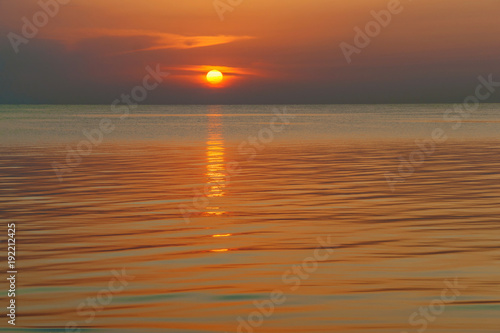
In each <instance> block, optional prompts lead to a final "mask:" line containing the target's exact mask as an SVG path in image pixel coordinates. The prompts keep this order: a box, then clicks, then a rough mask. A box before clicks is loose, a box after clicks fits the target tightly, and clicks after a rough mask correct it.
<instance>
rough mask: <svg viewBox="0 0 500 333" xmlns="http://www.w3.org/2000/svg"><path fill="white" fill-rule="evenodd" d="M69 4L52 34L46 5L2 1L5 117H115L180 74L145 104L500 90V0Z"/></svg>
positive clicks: (68, 0)
mask: <svg viewBox="0 0 500 333" xmlns="http://www.w3.org/2000/svg"><path fill="white" fill-rule="evenodd" d="M41 1H42V3H52V4H53V3H55V1H56V0H41ZM59 1H61V2H64V3H65V4H59V5H58V9H57V13H53V14H54V15H52V16H53V17H52V16H48V15H47V16H46V17H47V18H48V19H47V20H46V22H44V21H43V15H42V14H37V13H39V12H40V11H41V10H42V8H41V6H40V4H39V3H38V1H36V0H16V1H13V0H0V36H2V38H1V39H0V103H1V104H110V103H112V102H113V100H115V99H116V98H118V97H120V96H121V95H122V94H130V92H131V90H132V89H133V88H134V87H135V86H137V85H142V84H143V79H144V77H145V75H147V73H148V72H147V71H146V67H147V66H150V67H151V68H156V67H157V66H160V68H161V71H163V72H168V73H169V75H167V76H165V77H164V80H163V81H162V82H161V84H160V85H159V86H158V87H156V88H155V89H154V90H152V91H149V93H148V96H147V98H146V99H145V100H144V101H142V102H141V103H143V104H323V103H448V102H450V103H456V102H461V101H463V100H464V98H466V97H467V96H469V95H471V94H474V91H475V87H476V86H477V84H478V79H477V78H478V76H480V75H482V76H485V77H487V76H488V75H490V74H493V78H497V81H500V61H499V59H500V38H499V36H500V24H498V15H499V13H500V1H498V0H475V1H471V0H467V1H466V0H453V1H452V0H439V1H436V0H432V1H431V0H413V1H411V0H401V2H400V4H399V5H398V6H396V5H395V1H397V0H388V1H387V0H385V1H384V0H349V1H347V0H342V1H340V0H215V1H214V0H182V1H179V0H148V1H144V0H142V1H139V0H59ZM51 8H53V7H51ZM388 8H391V9H392V10H393V13H391V12H390V11H389V9H388ZM395 8H397V10H396V9H395ZM373 11H374V12H375V13H381V11H384V13H389V16H385V18H386V19H387V20H390V22H389V23H388V24H384V25H385V26H382V25H380V24H378V28H377V25H376V24H375V25H374V23H371V24H369V23H370V22H372V21H374V20H375V19H374V16H373ZM379 15H381V14H379ZM383 17H384V16H383ZM23 18H26V19H25V21H23ZM35 18H38V19H39V21H37V22H39V23H40V22H41V23H40V24H39V25H40V26H39V27H36V29H37V32H36V33H35V34H34V36H29V37H30V38H26V37H27V35H26V34H25V35H23V32H22V30H23V26H24V25H25V24H26V23H25V22H26V21H28V22H30V24H31V23H33V22H34V19H35ZM221 18H223V19H221ZM40 20H41V21H40ZM367 24H369V26H370V27H371V28H373V29H374V30H372V31H371V35H372V36H368V37H367V38H368V39H369V45H363V44H360V43H358V44H356V43H355V37H356V35H357V34H358V32H359V31H365V28H366V26H367ZM356 27H358V28H359V30H357V31H358V32H356V31H355V28H356ZM377 29H378V30H377ZM24 30H26V29H24ZM28 30H29V29H28ZM13 36H18V37H19V38H25V39H24V40H23V42H22V43H19V40H20V39H18V38H17V37H16V38H14V37H13ZM12 40H15V41H16V42H15V43H14V42H12ZM365 41H366V40H365ZM358 42H359V40H358ZM365 44H366V43H365ZM13 45H14V46H16V47H14V46H13ZM341 45H344V46H345V45H350V46H351V47H353V48H354V47H356V50H357V51H356V52H354V53H352V54H351V55H350V56H349V58H350V63H349V62H348V61H347V58H346V55H345V54H344V52H343V50H342V48H341ZM356 45H357V46H356ZM358 46H363V47H358ZM16 48H17V51H18V52H16V50H15V49H16ZM351 50H352V49H351ZM211 69H217V70H220V71H221V72H222V73H223V74H224V80H223V82H222V83H221V84H219V85H212V84H210V83H208V82H207V81H206V80H205V74H206V73H207V72H208V71H209V70H211ZM487 102H500V94H497V95H496V96H493V97H491V98H490V99H489V100H488V101H487Z"/></svg>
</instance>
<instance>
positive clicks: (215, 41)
mask: <svg viewBox="0 0 500 333" xmlns="http://www.w3.org/2000/svg"><path fill="white" fill-rule="evenodd" d="M51 37H52V38H55V39H60V40H64V41H65V42H67V43H68V44H69V45H74V44H75V43H77V42H79V41H81V40H85V39H95V38H105V37H107V38H109V37H111V38H112V37H119V38H127V37H129V38H134V39H137V38H141V37H143V38H144V39H145V41H148V44H152V45H148V46H147V47H140V48H137V49H130V50H126V51H123V52H120V53H133V52H146V51H154V50H163V49H192V48H199V47H207V46H214V45H222V44H228V43H233V42H237V41H241V40H248V39H254V38H255V37H252V36H231V35H216V36H186V35H180V34H172V33H164V32H158V31H151V30H128V29H125V30H122V29H85V30H78V31H74V32H72V33H71V36H68V34H64V35H59V36H51Z"/></svg>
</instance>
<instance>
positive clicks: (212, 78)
mask: <svg viewBox="0 0 500 333" xmlns="http://www.w3.org/2000/svg"><path fill="white" fill-rule="evenodd" d="M223 78H224V75H222V73H221V72H219V71H218V70H216V69H214V70H211V71H210V72H208V73H207V81H208V82H209V83H211V84H219V83H221V82H222V79H223Z"/></svg>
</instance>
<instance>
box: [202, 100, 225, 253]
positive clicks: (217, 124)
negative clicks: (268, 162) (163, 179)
mask: <svg viewBox="0 0 500 333" xmlns="http://www.w3.org/2000/svg"><path fill="white" fill-rule="evenodd" d="M224 149H225V148H224V137H223V135H222V114H221V109H220V107H215V106H214V107H211V108H209V110H208V139H207V172H206V176H207V184H206V188H207V189H208V191H206V192H208V193H206V196H207V199H208V200H209V201H208V206H207V207H206V212H205V213H204V216H222V215H224V214H225V213H226V212H225V211H224V210H223V208H221V207H220V204H221V199H222V197H224V195H225V187H226V174H225V170H226V167H225V158H224ZM229 236H231V234H215V235H212V237H214V238H218V237H229ZM226 251H229V249H226V248H222V249H213V250H211V252H226Z"/></svg>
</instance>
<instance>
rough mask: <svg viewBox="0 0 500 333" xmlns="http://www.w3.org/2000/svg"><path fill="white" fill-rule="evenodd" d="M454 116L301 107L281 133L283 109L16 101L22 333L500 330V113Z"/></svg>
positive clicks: (5, 157)
mask: <svg viewBox="0 0 500 333" xmlns="http://www.w3.org/2000/svg"><path fill="white" fill-rule="evenodd" d="M450 107H451V106H449V105H423V106H416V105H405V106H401V105H379V106H374V105H372V106H370V105H364V106H288V107H287V112H288V113H289V114H291V115H293V116H294V117H289V118H287V119H288V120H289V124H287V125H284V126H283V127H282V128H283V130H282V131H279V132H276V131H270V130H269V129H271V128H272V127H271V123H272V121H273V118H274V117H275V115H274V113H273V108H274V107H273V106H209V107H206V106H142V107H139V108H138V109H137V110H133V111H132V112H131V113H130V115H129V116H127V117H124V118H120V116H121V115H120V114H116V113H112V112H111V111H109V107H107V106H1V107H0V131H1V132H0V133H1V134H0V138H1V140H2V141H1V144H0V174H1V179H2V182H1V183H0V214H1V215H0V218H1V219H2V232H3V233H4V234H6V232H7V228H6V225H7V223H12V222H14V223H16V230H17V234H16V237H17V244H16V245H17V246H16V248H17V266H18V267H17V268H18V281H17V288H18V293H17V298H16V300H17V304H18V309H17V311H18V313H17V325H16V329H17V331H22V332H65V331H66V330H65V327H66V326H67V325H68V324H69V325H70V326H71V325H73V326H76V327H77V328H80V329H82V332H92V333H94V332H149V331H151V332H183V333H191V332H200V333H202V332H203V333H208V332H221V333H222V332H238V330H239V332H262V333H267V332H297V333H298V332H300V333H302V332H303V333H311V332H353V333H355V332H360V333H365V332H366V333H382V332H383V333H396V332H397V333H400V332H407V333H411V332H417V331H418V329H420V328H422V327H424V324H425V325H427V332H436V333H464V332H468V333H469V332H470V333H486V332H488V333H489V332H496V333H498V332H500V329H499V327H500V316H499V310H500V287H499V284H498V281H499V279H500V249H499V242H500V205H499V204H500V174H499V170H500V140H498V133H499V129H500V105H484V106H482V107H481V108H480V109H479V110H478V111H476V112H475V113H474V114H473V115H471V116H470V117H469V118H467V119H464V120H463V122H462V124H461V126H460V127H459V128H456V129H453V127H452V126H453V125H455V124H456V123H455V122H451V121H447V120H445V119H443V115H444V114H445V113H446V111H447V110H448V109H450ZM277 108H278V109H279V110H283V107H282V106H277ZM102 119H109V123H108V124H111V125H112V126H114V127H115V128H114V130H113V131H112V132H111V133H105V134H103V136H102V140H100V143H99V144H98V145H97V146H93V147H92V151H90V152H89V153H88V154H87V155H85V156H81V160H75V159H74V158H73V159H72V158H69V159H68V160H67V156H68V152H69V151H71V149H73V150H76V149H77V147H80V148H82V149H83V148H84V146H85V143H82V142H84V141H85V140H87V139H88V138H87V136H88V135H86V134H85V133H87V134H88V133H94V134H95V132H92V131H93V130H95V129H97V128H99V122H100V121H101V120H102ZM278 125H281V123H279V122H278ZM280 128H281V127H280ZM436 128H438V129H440V130H442V133H444V134H445V135H446V136H447V137H448V139H447V140H446V141H445V142H441V143H438V144H435V145H434V146H433V149H432V152H431V153H429V154H427V155H425V157H424V160H423V161H422V162H421V163H419V165H418V166H415V168H414V169H413V170H412V171H413V172H408V170H406V172H407V173H406V177H405V178H401V179H400V180H401V181H400V182H398V183H394V184H393V185H394V191H392V190H391V188H390V186H389V184H388V182H387V181H386V175H387V174H388V173H391V174H392V175H398V173H399V172H400V171H398V168H399V167H400V163H401V161H400V158H403V159H406V160H408V159H409V156H410V155H411V154H412V153H413V152H415V151H416V150H418V146H417V145H416V143H415V140H416V139H418V140H429V139H430V138H431V137H432V132H433V131H434V130H436ZM269 133H271V134H272V135H271V136H270V134H269ZM259 135H260V139H259ZM252 137H253V138H257V142H256V144H253V143H252V140H253V139H252ZM93 138H94V139H95V140H97V139H99V137H98V136H93ZM98 141H99V140H98ZM419 142H420V141H419ZM79 145H80V146H79ZM414 156H416V155H414ZM68 161H69V163H68ZM54 166H56V169H54ZM57 168H63V169H59V175H60V176H61V173H60V172H61V170H65V171H64V173H63V174H62V177H60V178H61V179H59V178H58V176H57V174H56V172H55V171H56V170H57ZM402 170H403V171H405V170H404V169H402ZM2 239H4V241H3V244H4V246H3V248H2V259H1V260H2V262H3V263H5V264H4V265H3V267H6V262H5V258H6V254H7V253H6V244H5V238H4V237H2ZM319 240H321V242H322V243H323V245H321V244H320V243H319ZM325 244H326V245H325ZM318 247H322V248H323V249H322V252H321V258H319V257H317V256H316V257H315V255H317V254H318V253H319V252H318V251H316V249H317V248H318ZM304 261H305V263H304ZM303 263H304V266H302V265H303ZM113 271H115V273H116V274H117V272H125V276H126V277H125V278H124V279H123V281H125V282H124V283H123V284H124V287H123V288H122V289H121V290H116V291H113V292H110V290H111V289H110V288H111V287H110V282H112V281H114V280H115V279H116V278H115V277H114V274H113ZM446 281H448V282H446ZM299 283H300V285H299ZM449 283H455V284H458V285H459V289H457V290H458V294H457V296H456V297H455V299H454V300H453V301H451V302H448V303H447V304H446V305H445V307H444V309H440V308H439V306H438V305H437V306H436V307H435V308H433V309H437V310H443V311H437V312H440V313H439V314H436V315H433V314H432V313H436V310H432V309H431V310H432V311H433V312H430V313H431V314H430V315H429V317H428V318H432V320H431V319H428V320H425V319H423V318H426V317H425V316H423V315H421V314H418V312H419V311H420V310H421V309H423V310H424V311H425V310H426V309H427V310H428V311H431V310H429V309H428V307H429V306H430V305H431V304H434V305H435V304H438V303H436V302H435V301H436V300H439V299H440V298H441V295H442V293H443V292H446V290H447V289H448V288H449ZM112 285H113V284H112ZM113 286H116V284H114V285H113ZM0 288H2V289H1V290H2V292H1V296H0V299H1V303H2V304H3V305H4V306H6V304H7V302H8V300H7V298H6V294H5V292H4V291H6V290H7V289H8V286H7V284H6V282H5V279H3V280H2V282H0ZM273 291H274V292H279V293H280V295H281V298H280V300H281V302H279V304H275V305H273V308H274V309H273V310H272V314H270V313H269V315H268V316H266V315H258V314H257V313H259V312H257V311H258V306H260V305H262V304H267V305H269V304H270V300H271V299H273V298H272V297H273V296H272V295H271V293H272V292H273ZM449 295H452V294H449ZM110 296H111V297H110ZM95 299H101V300H104V301H103V304H104V303H105V304H104V305H100V304H101V303H97V305H95V306H94V307H93V306H92V305H91V304H96V303H92V302H95ZM93 300H94V301H93ZM89 302H90V303H89ZM433 302H434V303H433ZM256 304H257V305H256ZM259 304H260V305H259ZM267 309H268V308H265V309H264V310H263V311H269V310H267ZM415 312H417V316H414V317H413V319H411V317H412V315H413V314H414V313H415ZM261 319H262V320H261ZM249 320H250V323H249ZM252 320H253V321H252ZM242 321H244V322H245V324H241V323H242ZM252 323H253V324H252ZM9 326H10V325H7V320H6V318H4V319H3V320H2V322H1V323H0V331H5V332H12V331H13V330H12V328H11V327H9ZM83 329H87V330H83ZM69 331H70V332H71V330H69Z"/></svg>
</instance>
